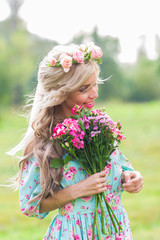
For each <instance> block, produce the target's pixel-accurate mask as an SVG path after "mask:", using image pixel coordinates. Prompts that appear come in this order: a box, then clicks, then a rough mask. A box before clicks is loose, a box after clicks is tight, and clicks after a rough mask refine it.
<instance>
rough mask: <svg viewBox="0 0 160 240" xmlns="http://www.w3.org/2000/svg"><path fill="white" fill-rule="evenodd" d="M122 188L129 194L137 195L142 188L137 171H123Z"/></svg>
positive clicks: (140, 178) (141, 179) (141, 181)
mask: <svg viewBox="0 0 160 240" xmlns="http://www.w3.org/2000/svg"><path fill="white" fill-rule="evenodd" d="M122 178H123V180H122V188H123V190H124V191H127V192H129V193H137V192H139V191H140V190H141V189H142V188H143V177H142V176H141V174H140V172H137V171H123V173H122Z"/></svg>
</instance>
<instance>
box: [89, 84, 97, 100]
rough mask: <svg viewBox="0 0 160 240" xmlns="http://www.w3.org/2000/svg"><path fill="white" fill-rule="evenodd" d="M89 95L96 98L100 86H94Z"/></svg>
mask: <svg viewBox="0 0 160 240" xmlns="http://www.w3.org/2000/svg"><path fill="white" fill-rule="evenodd" d="M89 97H90V98H91V99H95V98H97V97H98V87H97V85H96V86H93V87H92V89H91V91H90V95H89Z"/></svg>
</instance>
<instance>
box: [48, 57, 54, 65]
mask: <svg viewBox="0 0 160 240" xmlns="http://www.w3.org/2000/svg"><path fill="white" fill-rule="evenodd" d="M49 63H50V64H51V65H52V66H55V64H56V59H55V58H51V59H50V60H49Z"/></svg>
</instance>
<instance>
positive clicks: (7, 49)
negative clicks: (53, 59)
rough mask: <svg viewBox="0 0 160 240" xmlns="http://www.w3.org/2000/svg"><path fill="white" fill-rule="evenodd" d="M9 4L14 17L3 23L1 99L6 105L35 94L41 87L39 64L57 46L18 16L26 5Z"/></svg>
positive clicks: (18, 1)
mask: <svg viewBox="0 0 160 240" xmlns="http://www.w3.org/2000/svg"><path fill="white" fill-rule="evenodd" d="M8 3H9V5H10V9H11V14H10V16H9V17H8V18H7V19H6V20H5V21H3V22H1V23H0V51H1V55H0V62H2V64H1V65H0V70H1V75H0V87H1V90H0V99H1V100H2V99H3V101H1V103H3V104H21V103H22V102H23V101H24V95H25V94H26V93H28V92H29V91H33V88H34V87H35V85H36V83H37V74H35V72H37V65H38V63H39V62H40V61H41V60H42V58H43V57H44V55H45V54H46V52H48V51H49V49H50V48H51V47H53V46H54V45H55V44H57V42H55V41H49V40H46V39H41V38H39V37H38V36H36V35H34V34H31V33H29V32H28V31H27V29H26V26H25V23H24V21H23V20H22V19H20V18H19V16H18V11H19V9H20V7H21V5H22V3H23V1H21V0H14V1H12V0H8ZM2 53H3V54H2ZM2 73H3V74H2Z"/></svg>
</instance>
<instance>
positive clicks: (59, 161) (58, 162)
mask: <svg viewBox="0 0 160 240" xmlns="http://www.w3.org/2000/svg"><path fill="white" fill-rule="evenodd" d="M63 166H64V161H63V159H60V158H54V159H53V160H52V162H51V164H50V167H52V168H60V167H63Z"/></svg>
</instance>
